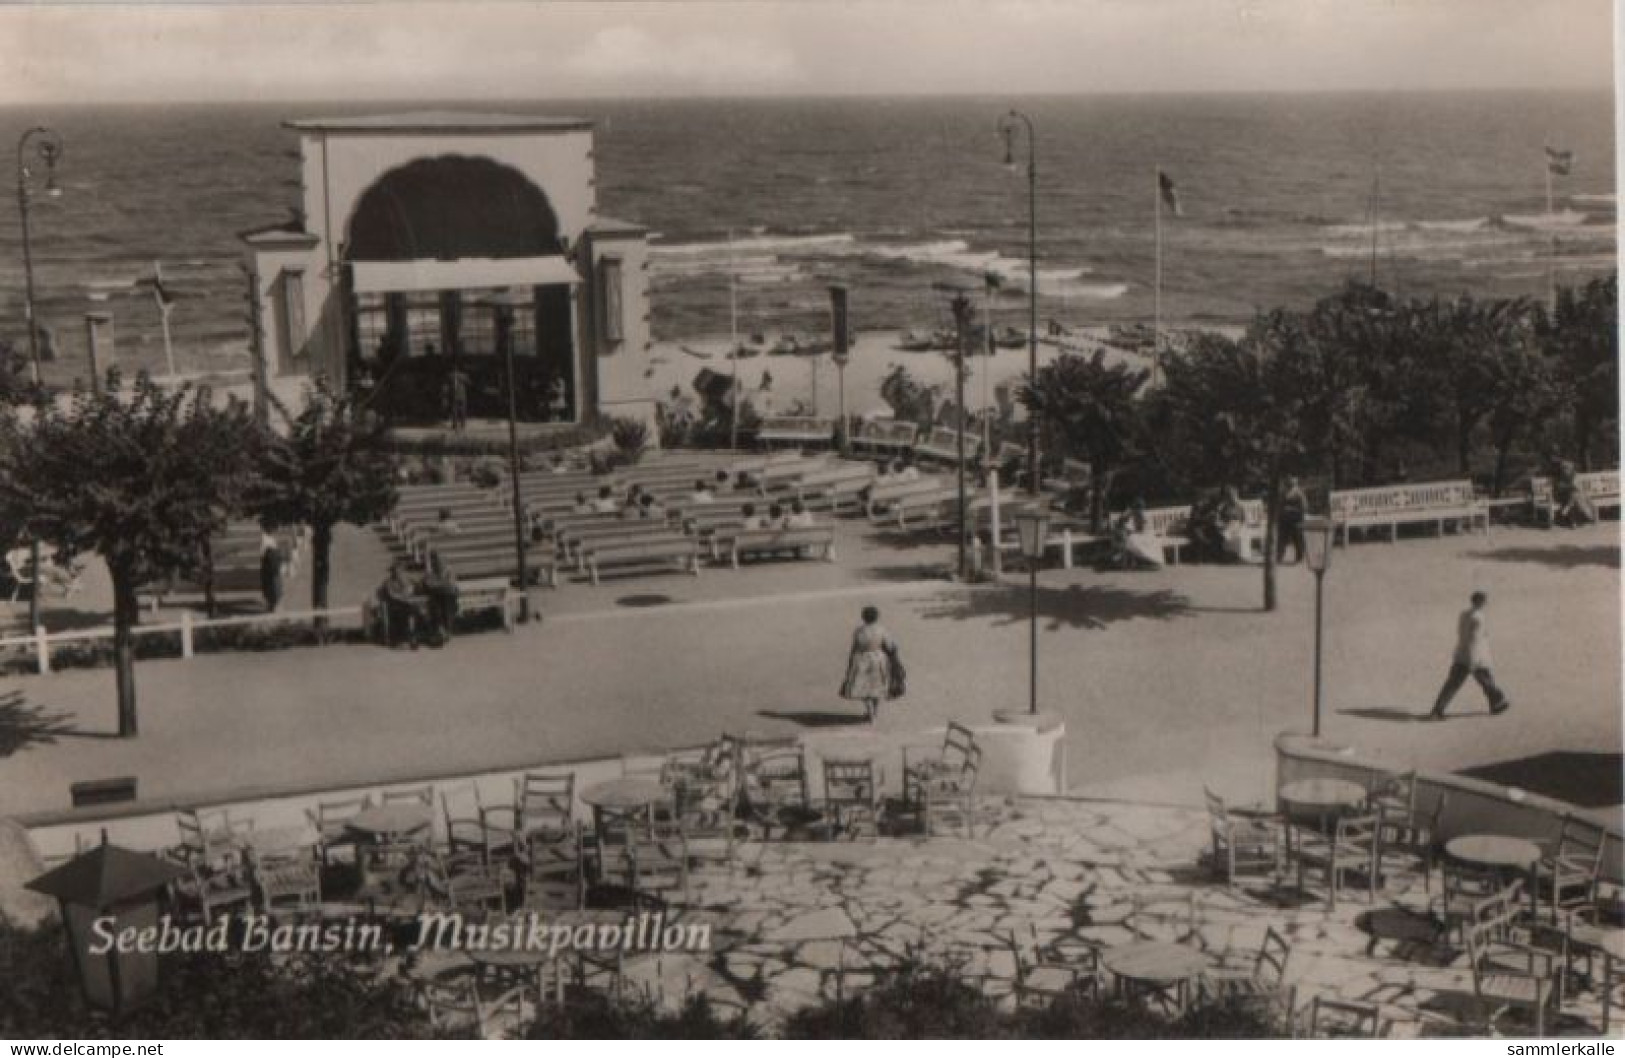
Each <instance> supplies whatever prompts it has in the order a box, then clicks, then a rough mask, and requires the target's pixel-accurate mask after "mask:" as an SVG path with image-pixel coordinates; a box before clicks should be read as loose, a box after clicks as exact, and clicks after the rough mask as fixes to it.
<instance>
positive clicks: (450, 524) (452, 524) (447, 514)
mask: <svg viewBox="0 0 1625 1058" xmlns="http://www.w3.org/2000/svg"><path fill="white" fill-rule="evenodd" d="M462 531H463V527H462V526H461V525H459V524H457V519H456V518H454V517H452V513H451V508H450V507H442V508H440V515H439V517H438V518H436V519H435V523H434V535H436V536H456V535H457V534H458V533H460V532H462Z"/></svg>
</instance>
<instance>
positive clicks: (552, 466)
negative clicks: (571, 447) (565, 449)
mask: <svg viewBox="0 0 1625 1058" xmlns="http://www.w3.org/2000/svg"><path fill="white" fill-rule="evenodd" d="M547 472H548V473H549V474H568V473H569V472H570V464H568V463H566V462H565V461H564V457H563V456H562V455H560V454H558V453H557V452H555V453H553V461H552V462H551V463H549V464H548V467H547Z"/></svg>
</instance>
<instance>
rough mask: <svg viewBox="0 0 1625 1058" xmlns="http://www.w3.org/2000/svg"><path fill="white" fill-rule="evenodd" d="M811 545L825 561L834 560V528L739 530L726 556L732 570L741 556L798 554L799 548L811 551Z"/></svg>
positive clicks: (737, 564)
mask: <svg viewBox="0 0 1625 1058" xmlns="http://www.w3.org/2000/svg"><path fill="white" fill-rule="evenodd" d="M813 548H818V549H819V550H820V551H821V552H822V553H823V556H824V561H825V562H834V561H835V527H834V526H830V525H813V526H807V527H805V528H800V529H741V530H739V531H738V532H736V533H734V534H733V539H732V540H731V541H730V543H729V547H728V555H729V559H730V560H731V561H732V562H733V567H734V569H738V568H739V559H740V557H741V556H743V555H767V554H778V553H780V552H786V551H788V552H792V553H794V554H796V555H798V556H799V555H800V553H801V552H802V551H804V550H805V551H811V550H812V549H813Z"/></svg>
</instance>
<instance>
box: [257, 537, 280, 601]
mask: <svg viewBox="0 0 1625 1058" xmlns="http://www.w3.org/2000/svg"><path fill="white" fill-rule="evenodd" d="M260 594H261V595H262V596H264V597H265V612H266V613H275V612H276V608H277V607H278V606H279V605H281V603H282V545H281V544H279V543H277V539H276V537H274V536H272V535H271V534H270V533H268V532H261V533H260Z"/></svg>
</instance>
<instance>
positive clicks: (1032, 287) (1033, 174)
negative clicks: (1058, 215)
mask: <svg viewBox="0 0 1625 1058" xmlns="http://www.w3.org/2000/svg"><path fill="white" fill-rule="evenodd" d="M1020 126H1025V127H1026V129H1027V378H1028V380H1029V381H1030V382H1036V381H1037V380H1038V146H1037V142H1036V140H1035V138H1034V136H1033V119H1032V118H1030V117H1028V116H1027V115H1026V114H1023V113H1022V112H1021V111H1019V110H1012V111H1010V112H1009V113H1008V114H1006V115H1004V117H1002V118H1000V119H999V133H1000V134H1001V135H1002V136H1003V137H1004V164H1005V166H1006V167H1007V168H1010V169H1014V168H1015V164H1016V155H1015V147H1016V129H1017V128H1018V127H1020ZM1027 475H1028V480H1027V487H1028V488H1029V489H1031V490H1032V492H1033V495H1035V496H1036V495H1037V494H1038V492H1039V484H1040V482H1039V477H1038V416H1037V415H1035V414H1033V413H1032V412H1031V411H1029V412H1028V413H1027Z"/></svg>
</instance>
